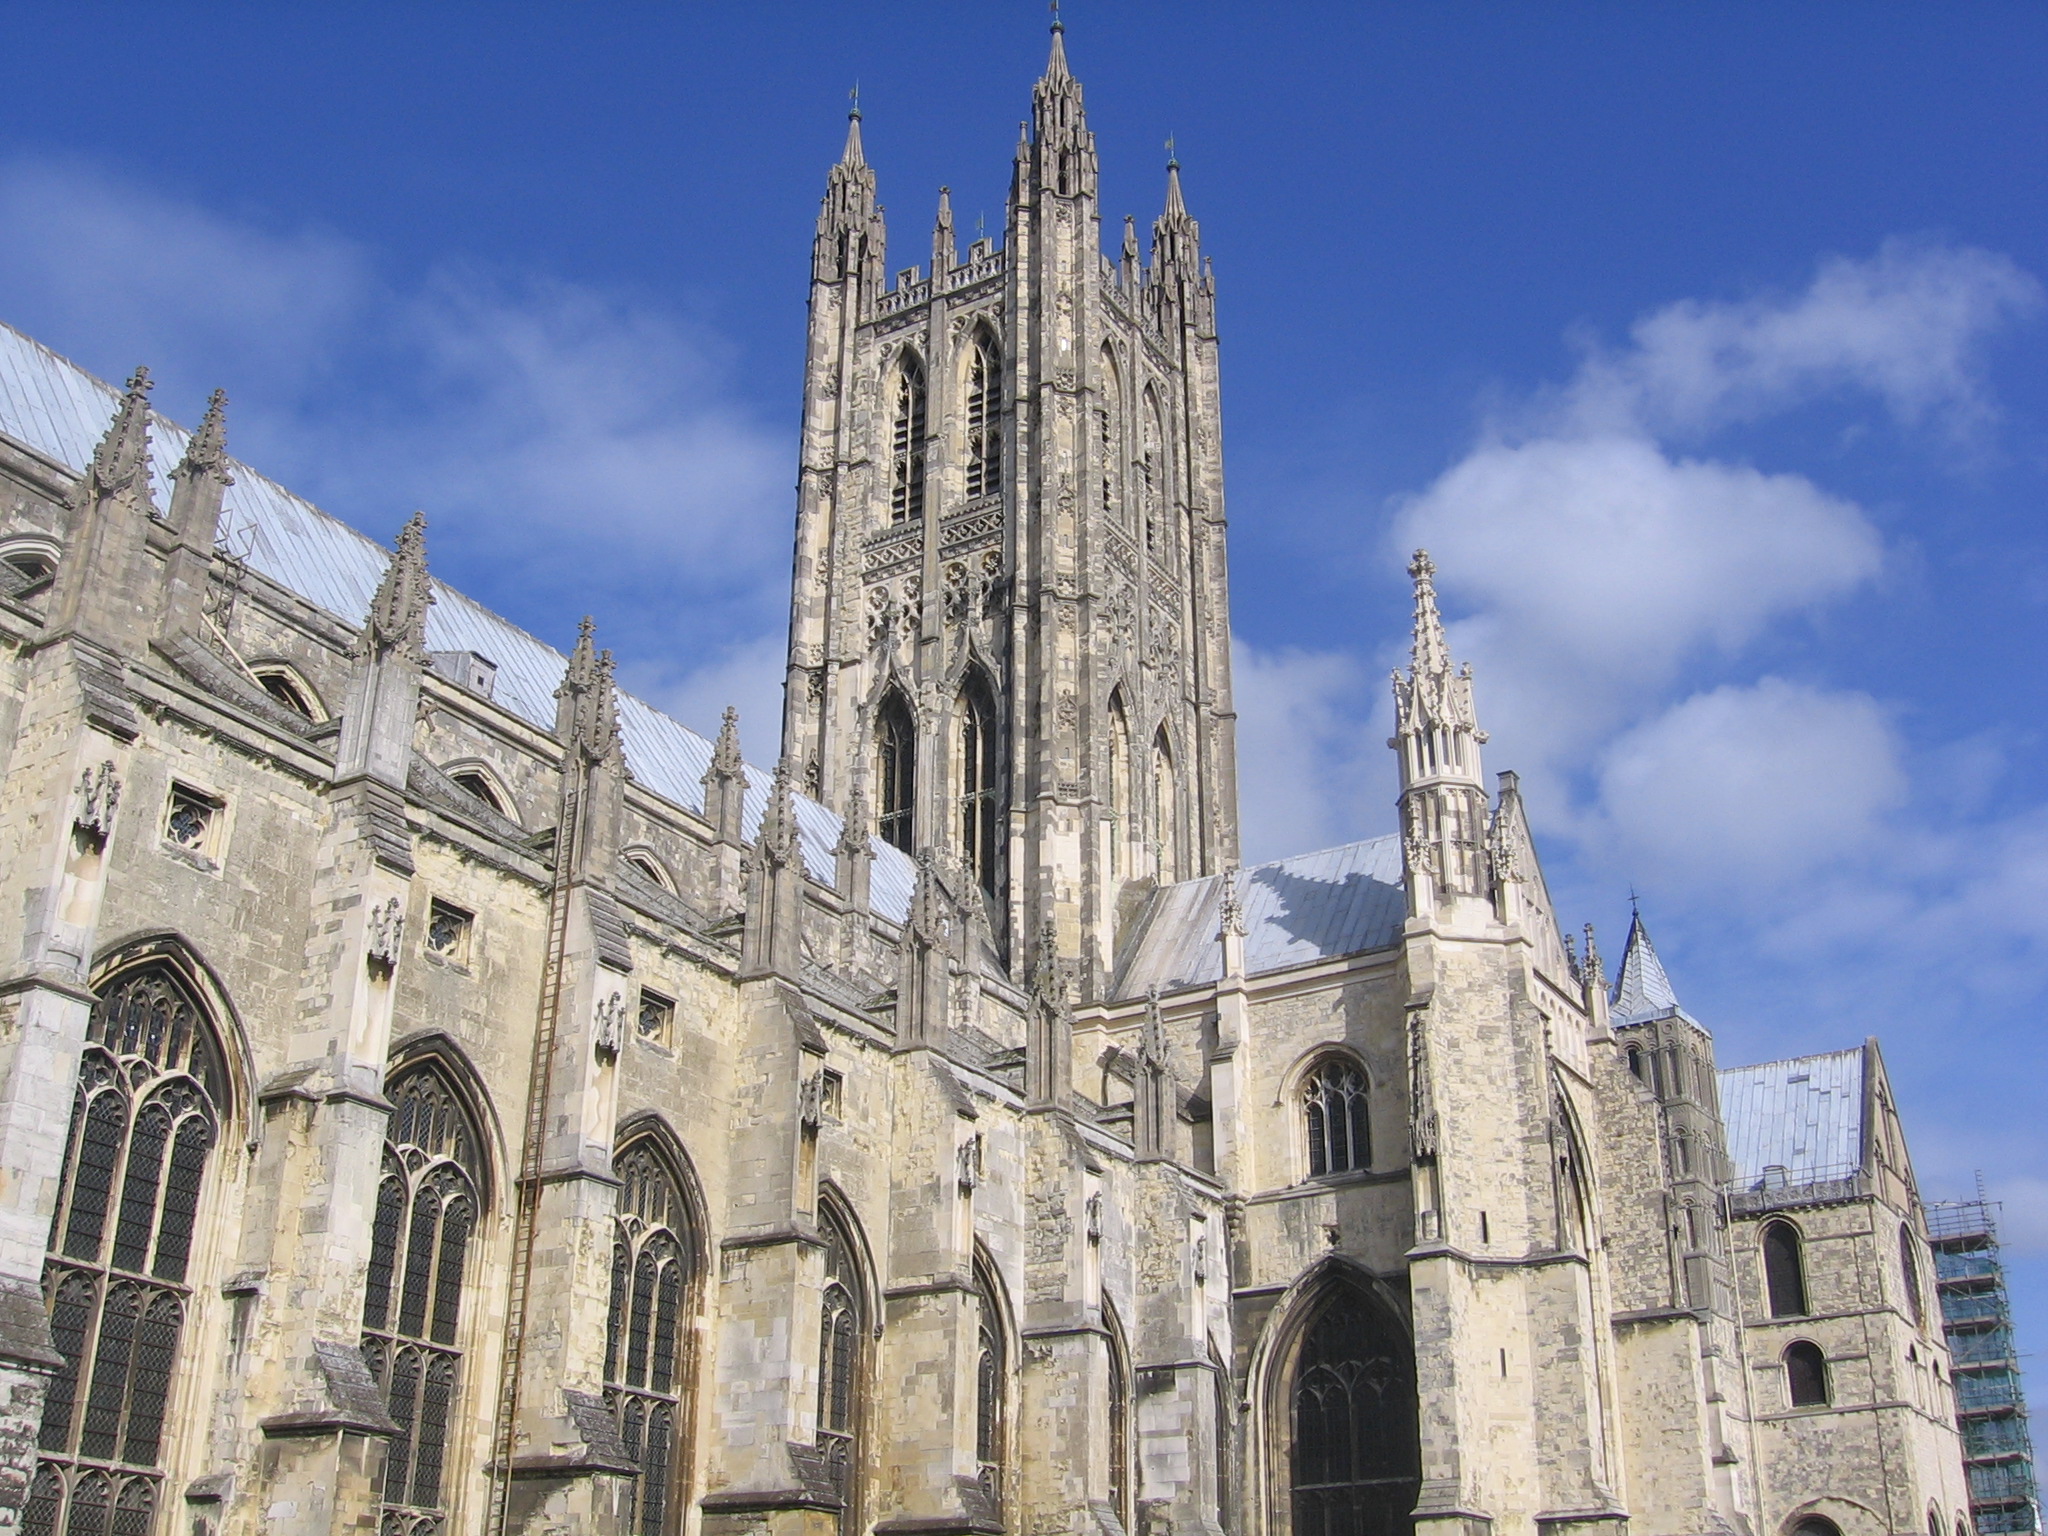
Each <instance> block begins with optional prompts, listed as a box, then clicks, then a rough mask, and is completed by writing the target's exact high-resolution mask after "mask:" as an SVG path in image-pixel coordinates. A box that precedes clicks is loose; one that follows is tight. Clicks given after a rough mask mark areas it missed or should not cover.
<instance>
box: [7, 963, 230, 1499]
mask: <svg viewBox="0 0 2048 1536" xmlns="http://www.w3.org/2000/svg"><path fill="white" fill-rule="evenodd" d="M226 1099H227V1072H226V1068H225V1065H224V1058H223V1056H222V1054H221V1049H220V1045H219V1042H218V1041H217V1040H216V1039H215V1037H214V1034H213V1031H212V1029H211V1028H210V1026H209V1024H208V1021H207V1019H206V1016H205V1014H204V1013H203V1012H202V1010H201V1009H200V1006H199V1003H198V1001H197V999H196V998H195V997H194V996H193V994H192V992H191V991H190V990H189V989H188V988H187V987H186V986H185V984H184V981H183V979H182V978H181V977H179V976H178V975H177V974H176V973H175V972H174V971H173V970H172V969H171V968H170V967H168V966H165V965H160V964H159V965H149V966H144V967H142V968H140V969H137V970H132V971H129V972H128V973H126V974H125V975H122V976H120V977H117V978H116V979H115V980H114V981H113V982H112V984H111V985H109V986H106V987H105V988H103V989H102V991H101V994H100V1000H99V1002H98V1003H96V1004H95V1005H94V1006H93V1010H92V1013H91V1016H90V1018H89V1020H88V1022H87V1024H86V1046H85V1053H84V1056H83V1057H82V1059H81V1060H80V1062H79V1068H78V1089H77V1092H76V1093H75V1094H74V1096H73V1098H72V1106H71V1139H70V1145H69V1146H68V1148H67V1149H66V1152H65V1158H64V1172H63V1181H62V1183H61V1185H60V1186H59V1189H58V1195H57V1213H56V1217H55V1219H54V1220H53V1221H52V1222H51V1225H50V1247H49V1257H48V1259H47V1260H46V1261H45V1263H44V1266H43V1297H44V1302H45V1304H46V1305H47V1306H48V1308H49V1313H50V1340H51V1342H52V1343H53V1344H54V1345H55V1346H56V1348H57V1353H58V1354H59V1355H61V1356H62V1357H63V1363H62V1364H61V1365H59V1366H58V1368H57V1370H56V1371H55V1373H54V1374H53V1375H52V1376H51V1378H50V1385H49V1389H48V1392H47V1394H46V1395H45V1396H44V1399H43V1422H42V1429H41V1433H40V1435H39V1437H38V1439H37V1449H38V1450H39V1451H40V1452H41V1453H42V1454H41V1458H40V1460H39V1461H38V1462H37V1465H36V1473H35V1480H34V1482H33V1483H32V1484H31V1485H30V1488H29V1496H28V1505H27V1508H26V1509H25V1510H24V1511H23V1514H22V1527H21V1528H22V1529H23V1530H24V1531H47V1532H52V1533H54V1532H56V1531H59V1530H62V1531H65V1532H67V1533H68V1532H71V1531H78V1532H92V1533H94V1536H100V1533H103V1532H129V1531H133V1532H136V1533H138V1536H142V1533H146V1532H148V1531H150V1530H151V1529H153V1528H154V1525H155V1522H156V1511H157V1507H158V1506H159V1505H160V1504H161V1503H162V1502H163V1488H162V1483H163V1473H162V1467H163V1459H164V1458H163V1441H164V1416H165V1409H166V1407H167V1406H168V1404H169V1401H170V1395H171V1384H172V1381H173V1380H174V1373H175V1372H176V1370H177V1368H178V1350H179V1344H180V1343H181V1341H182V1338H183V1335H184V1331H185V1320H186V1318H187V1316H188V1315H189V1314H190V1311H191V1307H192V1287H191V1286H190V1284H188V1283H187V1276H186V1271H187V1270H188V1268H189V1267H190V1261H191V1256H192V1241H193V1235H194V1227H195V1225H196V1218H197V1215H198V1210H199V1199H200V1194H201V1192H202V1190H203V1189H204V1187H205V1182H206V1169H207V1163H208V1161H209V1160H210V1156H211V1153H212V1151H213V1145H214V1142H215V1141H217V1140H218V1139H219V1136H220V1114H221V1107H222V1106H223V1105H224V1104H225V1103H226Z"/></svg>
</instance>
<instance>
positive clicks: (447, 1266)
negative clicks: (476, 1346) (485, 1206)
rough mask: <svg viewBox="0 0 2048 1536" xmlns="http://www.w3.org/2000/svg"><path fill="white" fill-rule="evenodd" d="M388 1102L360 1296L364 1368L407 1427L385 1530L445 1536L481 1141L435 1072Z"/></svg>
mask: <svg viewBox="0 0 2048 1536" xmlns="http://www.w3.org/2000/svg"><path fill="white" fill-rule="evenodd" d="M385 1097H387V1098H388V1099H390V1100H391V1120H390V1123H389V1125H388V1127H387V1129H386V1131H385V1136H384V1177H383V1180H382V1182H381V1183H379V1185H378V1186H377V1212H376V1216H375V1218H374V1219H373V1220H372V1222H371V1226H370V1272H369V1278H368V1282H367V1283H366V1284H365V1286H364V1288H363V1359H364V1362H365V1363H366V1364H368V1366H369V1367H370V1374H371V1375H372V1376H374V1377H376V1378H377V1382H378V1385H380V1386H381V1387H382V1388H383V1389H384V1403H385V1411H386V1412H388V1413H389V1414H390V1415H391V1417H392V1419H393V1420H394V1421H395V1422H396V1423H397V1425H398V1433H397V1434H395V1435H393V1436H392V1437H391V1448H390V1449H389V1450H388V1451H387V1452H386V1453H385V1457H384V1510H383V1521H382V1526H381V1529H382V1531H383V1532H384V1533H385V1536H442V1533H443V1532H444V1531H445V1530H446V1529H447V1516H448V1491H447V1487H446V1478H445V1476H444V1472H445V1468H446V1462H447V1456H448V1435H449V1429H450V1426H451V1424H452V1423H453V1422H454V1419H455V1408H456V1403H457V1399H458V1396H459V1394H460V1392H461V1390H462V1347H461V1344H462V1302H463V1279H464V1271H465V1270H466V1269H467V1267H468V1261H469V1240H470V1237H471V1235H472V1234H473V1233H474V1232H475V1231H476V1224H477V1216H478V1213H479V1204H480V1199H481V1195H480V1185H481V1182H482V1170H483V1163H482V1155H483V1154H482V1148H483V1141H482V1138H481V1137H480V1136H479V1135H478V1134H477V1129H476V1126H475V1124H474V1123H473V1122H472V1121H471V1119H470V1117H469V1112H468V1111H467V1109H465V1108H464V1106H463V1104H462V1100H461V1098H460V1097H459V1096H458V1095H457V1093H456V1091H455V1088H454V1085H453V1084H451V1083H450V1082H449V1081H448V1079H447V1077H446V1076H445V1075H444V1074H443V1072H442V1070H441V1068H440V1066H439V1064H438V1063H435V1062H432V1061H425V1062H421V1063H419V1064H418V1065H417V1066H412V1067H408V1068H405V1069H404V1070H402V1071H401V1072H400V1073H399V1074H398V1075H397V1077H395V1078H394V1079H393V1080H392V1082H391V1083H390V1085H389V1086H388V1087H387V1088H386V1090H385Z"/></svg>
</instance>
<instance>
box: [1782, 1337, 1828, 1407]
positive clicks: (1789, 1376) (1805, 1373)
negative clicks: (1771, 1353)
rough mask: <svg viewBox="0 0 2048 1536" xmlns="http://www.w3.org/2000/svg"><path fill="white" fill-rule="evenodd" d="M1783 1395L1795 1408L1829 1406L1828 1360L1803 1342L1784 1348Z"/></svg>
mask: <svg viewBox="0 0 2048 1536" xmlns="http://www.w3.org/2000/svg"><path fill="white" fill-rule="evenodd" d="M1785 1394H1786V1397H1787V1399H1788V1400H1789V1401H1790V1402H1791V1404H1792V1406H1793V1407H1794V1408H1825V1407H1827V1405H1828V1361H1827V1356H1825V1355H1823V1354H1822V1353H1821V1352H1820V1346H1819V1345H1818V1344H1811V1343H1808V1342H1807V1341H1806V1340H1805V1339H1801V1340H1799V1342H1798V1343H1796V1344H1788V1345H1787V1346H1786V1347H1785Z"/></svg>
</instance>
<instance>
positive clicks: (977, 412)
mask: <svg viewBox="0 0 2048 1536" xmlns="http://www.w3.org/2000/svg"><path fill="white" fill-rule="evenodd" d="M1002 484H1003V360H1002V358H1001V357H1000V356H998V355H997V353H996V344H995V341H994V339H993V338H992V337H991V336H990V335H989V334H988V332H986V331H982V332H980V333H979V334H978V335H976V336H975V338H974V355H973V356H972V357H970V358H969V359H968V360H967V495H968V497H969V499H970V500H971V499H972V498H974V497H976V496H988V495H992V494H993V493H994V492H996V491H998V490H1001V489H1002Z"/></svg>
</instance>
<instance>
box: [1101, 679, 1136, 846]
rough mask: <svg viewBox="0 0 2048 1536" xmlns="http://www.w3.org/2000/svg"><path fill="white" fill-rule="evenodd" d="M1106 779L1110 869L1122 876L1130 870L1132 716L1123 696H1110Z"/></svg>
mask: <svg viewBox="0 0 2048 1536" xmlns="http://www.w3.org/2000/svg"><path fill="white" fill-rule="evenodd" d="M1108 766H1109V782H1108V783H1107V784H1106V785H1104V786H1103V794H1102V800H1103V804H1104V805H1105V806H1106V807H1107V808H1108V811H1109V872H1110V874H1111V875H1112V876H1114V877H1118V878H1121V877H1122V876H1124V875H1127V874H1129V873H1130V862H1131V855H1130V842H1131V838H1132V836H1133V833H1134V829H1133V828H1132V826H1131V718H1130V716H1129V714H1127V713H1126V712H1125V710H1124V696H1123V694H1122V693H1121V692H1119V693H1113V694H1111V695H1110V699H1109V765H1108Z"/></svg>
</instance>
